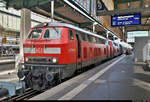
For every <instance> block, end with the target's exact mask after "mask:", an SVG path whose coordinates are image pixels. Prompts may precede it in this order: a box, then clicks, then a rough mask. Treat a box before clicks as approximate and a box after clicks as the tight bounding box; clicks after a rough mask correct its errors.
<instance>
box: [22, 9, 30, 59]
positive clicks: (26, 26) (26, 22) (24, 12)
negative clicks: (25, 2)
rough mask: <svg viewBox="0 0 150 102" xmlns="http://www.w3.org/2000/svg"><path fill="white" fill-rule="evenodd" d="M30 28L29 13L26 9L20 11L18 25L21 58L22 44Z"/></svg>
mask: <svg viewBox="0 0 150 102" xmlns="http://www.w3.org/2000/svg"><path fill="white" fill-rule="evenodd" d="M30 28H31V11H30V10H28V9H25V8H24V9H21V23H20V56H21V57H23V42H24V40H25V39H26V36H27V34H28V32H29V30H30Z"/></svg>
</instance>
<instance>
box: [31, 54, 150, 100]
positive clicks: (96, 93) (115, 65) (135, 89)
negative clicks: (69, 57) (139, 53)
mask: <svg viewBox="0 0 150 102" xmlns="http://www.w3.org/2000/svg"><path fill="white" fill-rule="evenodd" d="M133 58H134V56H133V55H130V56H125V55H122V56H120V57H117V58H115V59H112V60H110V61H107V62H105V63H103V64H101V65H99V66H97V67H95V68H93V69H91V70H89V71H87V72H85V73H83V74H81V75H78V76H76V77H74V78H72V79H70V80H68V81H66V82H64V83H62V84H60V85H58V86H56V87H54V88H52V89H50V90H48V91H46V92H44V93H42V94H40V95H38V96H35V97H33V98H31V99H30V100H144V99H150V72H146V71H144V70H143V68H142V67H141V66H136V65H134V64H133V63H134V62H133Z"/></svg>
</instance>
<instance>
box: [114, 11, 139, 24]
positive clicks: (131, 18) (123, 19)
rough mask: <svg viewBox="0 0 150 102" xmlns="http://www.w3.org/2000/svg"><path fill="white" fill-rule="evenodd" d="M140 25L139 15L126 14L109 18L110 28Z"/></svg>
mask: <svg viewBox="0 0 150 102" xmlns="http://www.w3.org/2000/svg"><path fill="white" fill-rule="evenodd" d="M139 24H141V14H127V15H115V16H111V26H113V27H115V26H126V25H139Z"/></svg>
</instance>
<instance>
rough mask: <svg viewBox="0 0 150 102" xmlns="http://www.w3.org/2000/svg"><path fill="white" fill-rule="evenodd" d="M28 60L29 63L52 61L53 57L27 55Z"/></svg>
mask: <svg viewBox="0 0 150 102" xmlns="http://www.w3.org/2000/svg"><path fill="white" fill-rule="evenodd" d="M26 59H28V60H26V62H28V63H52V59H53V57H48V58H45V57H44V58H42V57H27V58H26Z"/></svg>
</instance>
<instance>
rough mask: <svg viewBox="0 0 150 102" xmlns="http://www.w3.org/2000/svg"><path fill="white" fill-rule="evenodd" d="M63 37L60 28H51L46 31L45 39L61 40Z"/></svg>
mask: <svg viewBox="0 0 150 102" xmlns="http://www.w3.org/2000/svg"><path fill="white" fill-rule="evenodd" d="M60 37H61V29H60V28H56V27H53V28H49V29H47V30H46V31H45V34H44V39H59V38H60Z"/></svg>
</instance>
